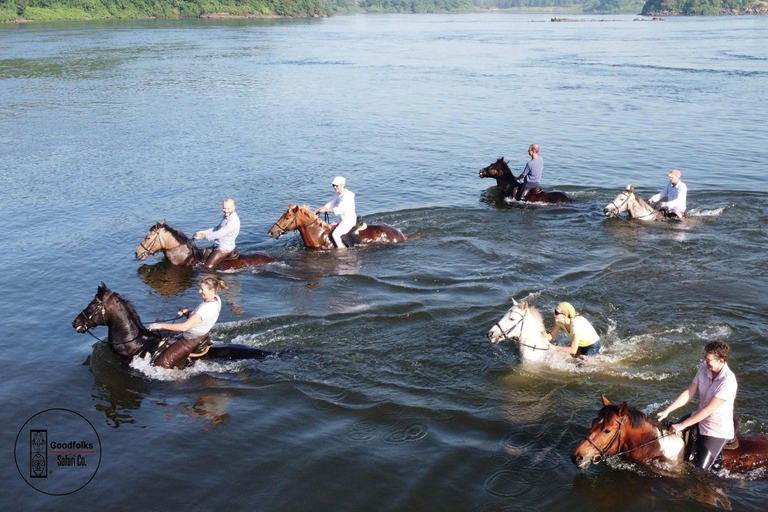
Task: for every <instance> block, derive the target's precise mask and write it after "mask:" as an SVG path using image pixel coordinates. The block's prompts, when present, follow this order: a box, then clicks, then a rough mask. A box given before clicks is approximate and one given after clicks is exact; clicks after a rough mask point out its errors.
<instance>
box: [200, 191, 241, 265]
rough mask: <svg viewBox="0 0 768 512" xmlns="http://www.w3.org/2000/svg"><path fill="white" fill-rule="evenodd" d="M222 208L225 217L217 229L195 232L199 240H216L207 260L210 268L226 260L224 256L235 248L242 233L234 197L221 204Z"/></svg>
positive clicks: (206, 262) (206, 263)
mask: <svg viewBox="0 0 768 512" xmlns="http://www.w3.org/2000/svg"><path fill="white" fill-rule="evenodd" d="M221 210H222V211H223V212H224V218H223V219H221V222H219V225H218V226H216V228H215V229H214V228H211V229H205V230H203V231H198V232H197V233H195V239H197V240H200V239H201V238H206V239H208V240H214V241H215V242H216V243H215V244H214V246H213V252H211V254H210V255H209V256H208V259H206V260H205V268H207V269H209V270H211V269H214V268H216V265H218V264H219V263H221V262H222V261H224V258H226V257H227V256H228V255H229V253H231V252H232V251H234V250H235V239H237V235H238V234H240V217H238V215H237V212H236V211H235V201H234V199H230V198H228V199H225V200H224V202H223V203H222V205H221Z"/></svg>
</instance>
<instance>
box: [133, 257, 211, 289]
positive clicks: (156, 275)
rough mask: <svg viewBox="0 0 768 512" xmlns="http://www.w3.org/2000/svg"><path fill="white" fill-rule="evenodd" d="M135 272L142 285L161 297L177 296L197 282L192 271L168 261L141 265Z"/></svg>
mask: <svg viewBox="0 0 768 512" xmlns="http://www.w3.org/2000/svg"><path fill="white" fill-rule="evenodd" d="M137 272H138V274H139V276H140V277H141V280H142V281H143V282H144V284H146V285H148V286H150V287H151V288H152V289H153V290H155V291H156V292H157V293H158V294H159V295H162V296H163V297H171V296H173V295H178V294H179V293H181V292H183V291H184V290H188V289H189V288H191V287H192V286H195V284H197V281H198V280H197V274H196V273H195V271H194V269H192V268H191V267H179V266H177V265H172V264H171V262H169V261H168V260H160V261H158V262H157V263H155V264H153V265H142V266H140V267H139V268H138V270H137Z"/></svg>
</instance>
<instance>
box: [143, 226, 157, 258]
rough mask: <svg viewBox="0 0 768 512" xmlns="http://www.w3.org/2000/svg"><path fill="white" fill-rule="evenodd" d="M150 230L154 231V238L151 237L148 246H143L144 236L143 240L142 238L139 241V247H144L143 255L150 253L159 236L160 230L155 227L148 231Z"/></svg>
mask: <svg viewBox="0 0 768 512" xmlns="http://www.w3.org/2000/svg"><path fill="white" fill-rule="evenodd" d="M151 232H154V233H155V238H153V239H152V241H151V242H150V243H149V247H145V246H144V240H146V238H144V240H142V241H141V243H140V244H139V247H141V248H142V249H144V251H146V252H145V253H144V257H147V256H149V255H150V254H152V247H154V246H155V242H157V240H158V239H159V238H160V232H159V231H157V230H156V229H153V230H152V231H150V233H151Z"/></svg>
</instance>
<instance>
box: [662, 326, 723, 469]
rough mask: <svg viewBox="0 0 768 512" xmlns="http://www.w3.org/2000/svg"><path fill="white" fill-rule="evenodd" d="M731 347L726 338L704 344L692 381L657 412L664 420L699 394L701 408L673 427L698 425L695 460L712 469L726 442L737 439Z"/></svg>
mask: <svg viewBox="0 0 768 512" xmlns="http://www.w3.org/2000/svg"><path fill="white" fill-rule="evenodd" d="M730 355H731V347H729V346H728V344H727V343H725V342H724V341H712V342H710V343H707V346H706V347H704V362H703V363H702V364H701V366H699V371H698V372H697V373H696V377H694V379H693V382H691V384H690V385H689V386H688V389H686V390H685V391H683V392H682V393H681V394H680V396H678V397H677V399H676V400H675V401H674V402H672V404H671V405H670V406H669V407H667V408H666V409H664V410H663V411H661V412H660V413H659V414H658V419H659V420H663V419H665V418H666V417H667V416H668V415H669V413H671V412H672V411H674V410H676V409H679V408H680V407H682V406H684V405H685V404H687V403H688V402H690V401H691V399H692V398H693V396H694V395H695V394H696V393H697V392H698V394H699V409H698V410H697V411H696V413H695V414H693V415H691V416H690V417H689V418H686V419H684V420H683V421H681V422H679V423H675V424H673V425H672V426H671V427H670V430H671V431H672V432H681V431H682V430H684V429H686V428H688V427H692V426H694V425H696V424H698V429H699V435H698V439H697V445H696V460H695V461H694V463H695V464H696V466H697V467H700V468H702V469H709V468H711V467H712V464H713V463H714V462H715V459H716V458H717V456H718V455H720V452H721V451H722V450H723V447H724V446H725V444H726V443H727V442H728V441H729V440H730V439H733V438H734V428H733V404H734V402H735V401H736V389H737V387H738V385H737V383H736V376H735V375H734V374H733V372H732V371H731V369H730V368H728V364H727V361H728V357H730Z"/></svg>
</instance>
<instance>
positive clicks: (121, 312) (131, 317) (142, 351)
mask: <svg viewBox="0 0 768 512" xmlns="http://www.w3.org/2000/svg"><path fill="white" fill-rule="evenodd" d="M99 325H106V326H107V328H108V329H109V330H108V334H107V338H106V341H107V343H109V345H110V346H111V347H112V348H113V349H114V350H115V352H117V353H118V354H120V355H121V356H122V357H123V358H125V359H132V358H133V357H134V356H140V357H144V356H145V355H147V356H150V357H152V364H153V365H154V364H155V362H154V361H155V357H154V356H155V352H156V351H157V350H158V348H159V347H160V341H161V338H160V335H159V334H158V333H157V332H155V331H149V330H147V329H146V327H144V325H143V324H142V323H141V319H140V318H139V315H138V313H137V312H136V308H135V307H134V306H133V304H131V303H130V302H129V301H127V300H125V299H124V298H122V297H121V296H120V295H119V294H117V293H115V292H113V291H111V290H110V289H109V288H107V285H105V284H104V283H101V286H99V287H98V289H97V290H96V296H95V297H94V298H93V300H92V301H91V302H90V303H89V304H88V305H87V306H86V307H85V309H84V310H82V311H81V312H80V313H79V314H78V315H77V316H76V317H75V319H74V320H73V321H72V327H74V328H75V330H76V331H77V332H79V333H81V334H82V333H86V332H88V331H90V330H91V329H94V328H95V327H97V326H99ZM281 353H282V352H280V351H278V352H268V351H265V350H259V349H257V348H253V347H249V346H247V345H236V344H233V343H216V344H214V345H211V346H210V347H209V349H208V351H207V352H205V353H204V354H203V355H201V356H200V358H202V359H227V360H234V359H264V358H265V357H267V356H270V355H280V354H281Z"/></svg>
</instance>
